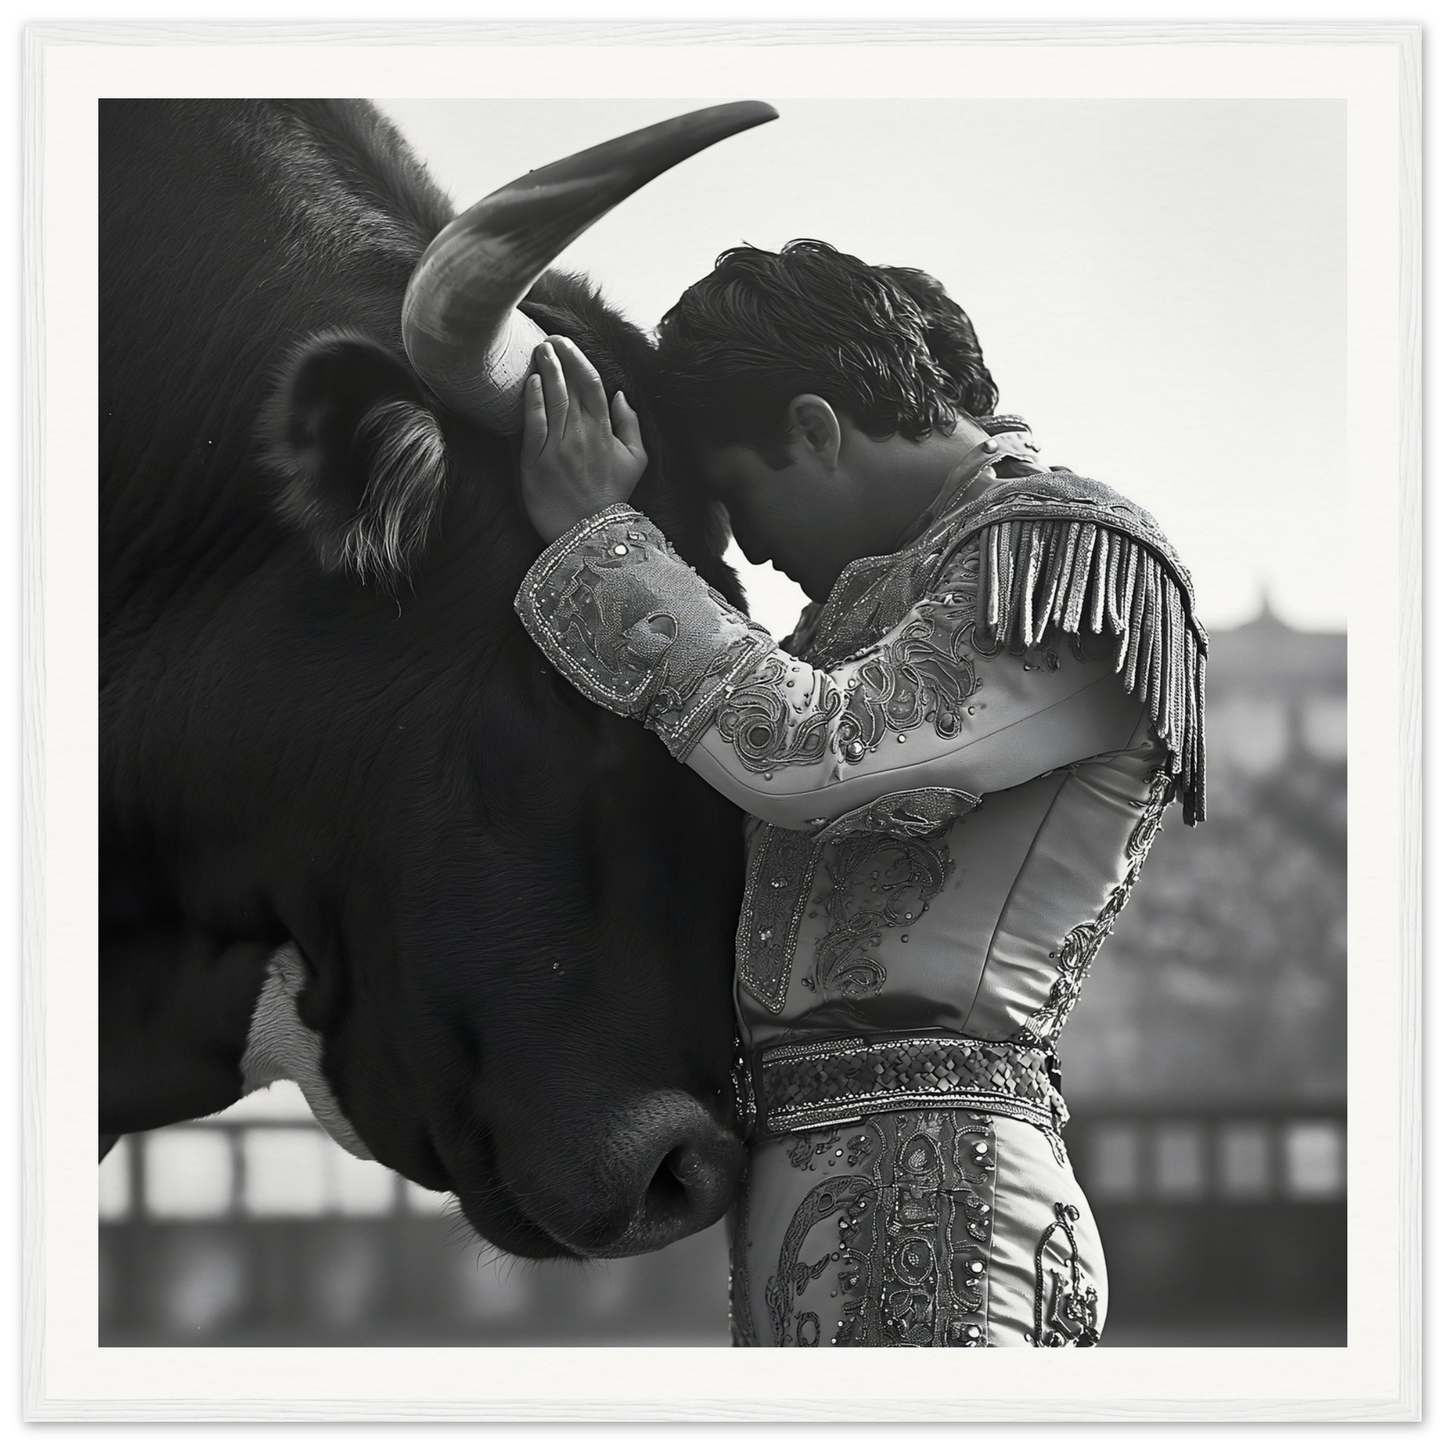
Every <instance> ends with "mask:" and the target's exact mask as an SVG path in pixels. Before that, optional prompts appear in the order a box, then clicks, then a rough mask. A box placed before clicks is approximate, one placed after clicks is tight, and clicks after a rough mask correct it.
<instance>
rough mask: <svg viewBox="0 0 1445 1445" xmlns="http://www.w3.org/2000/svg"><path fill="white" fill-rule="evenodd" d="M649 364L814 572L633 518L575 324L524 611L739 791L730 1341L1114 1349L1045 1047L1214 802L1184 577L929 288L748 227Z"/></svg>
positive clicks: (687, 442) (635, 713) (743, 508)
mask: <svg viewBox="0 0 1445 1445" xmlns="http://www.w3.org/2000/svg"><path fill="white" fill-rule="evenodd" d="M799 297H802V298H803V299H804V300H805V301H806V303H807V304H806V305H805V306H803V305H800V304H799V299H798V298H799ZM779 298H781V299H779ZM770 306H771V307H772V311H771V312H770V311H769V307H770ZM860 338H861V339H860ZM730 347H731V350H729V348H730ZM769 347H772V353H771V355H770V352H769ZM660 377H661V380H660V381H659V387H661V388H667V389H668V391H667V396H666V399H667V400H668V401H669V406H668V408H667V410H668V415H669V417H670V418H671V419H672V422H673V425H674V426H677V427H678V428H679V429H680V430H681V432H682V433H683V435H682V437H681V439H680V441H679V447H678V450H679V454H680V455H682V456H684V457H686V458H688V459H689V460H690V462H691V464H692V465H693V466H694V468H695V469H696V474H697V476H698V478H699V482H700V484H702V485H706V486H707V487H708V488H709V490H710V491H711V493H712V495H713V496H715V497H716V498H717V499H718V501H720V502H721V504H722V505H723V507H725V508H726V511H727V514H728V518H729V520H730V522H731V524H732V528H733V531H734V534H735V535H736V536H737V538H738V540H739V542H740V543H742V545H743V546H744V549H745V550H746V551H747V552H748V553H749V554H750V556H752V557H753V559H754V560H761V559H762V558H764V557H770V558H771V559H772V560H773V561H774V562H775V563H776V564H777V565H778V566H780V567H781V568H783V569H784V570H786V571H788V572H789V573H790V574H791V575H792V576H794V577H795V578H796V579H797V580H798V581H799V582H800V583H801V584H802V585H803V587H804V589H805V591H807V592H808V593H809V595H810V596H811V597H812V599H813V600H812V602H811V605H809V606H808V607H807V608H806V609H805V611H804V613H803V616H802V619H801V621H800V623H799V625H798V627H797V629H796V630H795V631H794V632H793V634H792V635H791V636H790V637H789V638H787V639H786V640H784V641H783V642H782V643H779V642H776V641H774V639H773V638H772V637H771V636H770V635H769V634H768V633H767V632H766V631H764V629H763V628H762V627H760V626H759V625H758V624H757V623H756V622H754V621H751V620H750V619H749V618H748V617H747V616H745V615H743V614H742V613H741V612H739V611H738V610H736V609H735V608H733V607H732V606H730V605H729V604H728V603H727V602H726V601H725V600H724V599H723V598H722V597H721V596H720V595H719V594H718V593H716V592H715V591H713V590H712V589H710V588H709V587H708V586H707V585H706V584H705V583H704V582H703V581H702V580H701V579H700V578H699V577H698V576H697V575H696V574H695V573H694V572H693V571H692V570H691V569H690V568H689V567H688V566H687V565H686V564H684V563H683V562H682V561H680V560H679V559H678V558H677V556H676V555H675V554H674V552H673V551H672V549H671V548H670V546H669V544H668V541H667V539H666V537H664V536H663V535H662V533H661V532H660V531H659V530H658V528H657V527H655V526H654V525H653V524H652V523H651V522H650V521H649V520H648V519H647V517H645V516H643V515H642V514H641V513H640V512H638V511H636V510H635V509H633V508H632V507H631V506H629V505H628V504H627V501H626V498H627V496H628V495H630V490H631V485H632V483H633V482H635V480H636V476H637V474H639V473H640V470H641V466H642V464H643V463H644V462H645V453H644V452H643V449H642V446H641V441H640V433H639V431H638V427H637V420H636V417H635V414H634V413H632V411H631V409H630V407H629V406H628V404H627V402H626V401H625V399H622V398H620V397H618V398H613V399H612V401H611V402H610V403H609V402H608V401H607V399H606V397H605V394H604V393H603V392H602V389H601V383H600V381H598V380H597V378H596V374H595V372H592V371H591V368H590V366H589V365H588V363H587V362H586V359H585V358H584V357H583V356H582V354H581V353H580V351H578V350H577V349H576V348H575V347H574V346H572V345H571V344H570V343H567V342H564V341H563V340H561V339H560V338H554V339H551V340H549V342H548V343H547V344H546V345H544V346H543V347H542V348H540V349H539V352H538V355H537V359H536V371H535V373H534V376H533V378H532V379H531V380H529V383H528V390H527V393H526V403H525V406H526V414H527V425H526V433H525V439H524V443H523V462H522V466H523V485H524V499H525V500H526V502H527V505H528V509H529V512H530V513H531V514H532V516H533V519H534V521H536V522H537V524H538V527H539V530H541V531H542V532H543V535H544V537H547V538H549V545H547V547H546V549H545V550H544V551H543V553H542V555H541V556H540V557H539V559H538V560H537V562H536V564H535V566H533V567H532V569H531V570H530V572H529V573H528V575H527V577H526V579H525V582H524V584H523V586H522V588H521V591H520V592H519V594H518V596H517V610H518V612H519V614H520V616H521V618H522V620H523V622H524V624H525V625H526V627H527V629H528V630H529V632H530V633H531V635H532V637H533V638H534V639H535V640H536V642H537V644H538V645H539V646H540V647H541V649H542V650H543V652H544V653H545V654H546V655H547V657H548V658H549V659H550V660H551V661H552V662H553V664H555V666H556V667H557V668H558V669H559V671H560V672H561V673H562V674H563V675H564V676H565V677H566V678H568V679H569V680H570V681H571V683H572V684H573V685H574V686H575V687H576V688H577V689H578V691H579V692H581V693H582V694H583V695H584V696H586V697H588V698H590V699H592V700H593V701H594V702H597V703H599V704H601V705H602V706H604V707H607V708H610V709H612V710H613V711H614V712H617V713H620V714H622V715H623V716H626V717H631V718H635V719H637V720H638V721H639V722H641V723H642V724H643V725H644V726H646V727H648V728H650V729H651V730H652V731H653V732H655V733H656V734H657V735H658V736H659V737H660V738H661V739H662V741H663V742H664V743H665V744H666V746H667V747H668V748H669V750H670V751H671V752H672V754H673V755H674V756H675V757H676V758H678V759H679V760H681V761H682V762H684V763H685V764H686V765H687V766H689V767H691V768H693V769H695V770H696V771H697V772H698V773H699V774H700V775H701V776H702V777H703V778H704V779H705V780H706V781H707V782H708V783H710V784H711V785H712V786H713V787H715V788H717V789H718V790H719V791H720V792H722V793H723V794H725V795H726V796H727V797H728V798H730V799H732V800H733V801H734V802H736V803H737V804H738V805H739V806H740V807H742V808H743V809H744V810H745V811H746V813H747V814H748V815H749V821H748V826H747V833H746V846H747V871H746V880H747V881H746V893H745V896H744V900H743V904H742V911H741V916H740V919H739V923H738V931H737V967H736V975H735V1001H736V1009H737V1017H738V1026H739V1037H740V1041H741V1044H740V1050H741V1052H740V1064H739V1070H738V1074H739V1077H738V1093H739V1097H740V1100H741V1101H742V1104H741V1109H742V1115H743V1120H742V1123H743V1128H744V1130H745V1137H746V1138H747V1139H748V1143H749V1162H748V1168H747V1177H746V1180H745V1183H744V1186H743V1191H742V1197H741V1200H740V1203H739V1205H738V1208H737V1210H736V1212H735V1215H734V1218H733V1221H732V1229H733V1232H732V1240H733V1269H732V1321H733V1338H734V1342H735V1343H736V1344H741V1345H764V1346H801V1347H828V1346H849V1345H864V1346H868V1345H873V1346H877V1345H902V1346H909V1345H913V1346H941V1347H978V1346H989V1345H992V1346H1008V1345H1014V1346H1035V1347H1050V1346H1084V1345H1092V1344H1096V1343H1097V1342H1098V1340H1099V1337H1100V1331H1101V1330H1102V1328H1103V1324H1104V1319H1105V1314H1106V1310H1107V1281H1106V1274H1105V1266H1104V1259H1103V1253H1102V1249H1101V1245H1100V1240H1099V1235H1098V1230H1097V1228H1096V1225H1095V1223H1094V1220H1093V1216H1092V1214H1091V1213H1090V1210H1089V1205H1088V1202H1087V1200H1086V1199H1085V1197H1084V1195H1083V1193H1082V1191H1081V1190H1080V1187H1079V1184H1078V1182H1077V1180H1076V1178H1075V1176H1074V1172H1073V1169H1072V1167H1071V1164H1070V1160H1069V1156H1068V1152H1067V1150H1066V1148H1065V1145H1064V1139H1063V1130H1064V1125H1065V1123H1066V1121H1067V1118H1068V1113H1067V1110H1066V1108H1065V1104H1064V1100H1063V1096H1062V1093H1061V1079H1060V1069H1059V1061H1058V1058H1057V1055H1056V1052H1055V1049H1056V1045H1057V1041H1058V1038H1059V1034H1060V1031H1061V1029H1062V1028H1063V1026H1064V1023H1065V1021H1066V1020H1067V1018H1068V1016H1069V1012H1070V1010H1071V1009H1072V1008H1073V1006H1074V1004H1075V1002H1076V1000H1077V999H1078V997H1079V993H1080V989H1081V986H1082V984H1083V982H1084V978H1085V975H1086V974H1087V973H1088V971H1089V968H1090V965H1091V964H1092V963H1093V961H1094V958H1095V956H1096V954H1097V952H1098V950H1099V947H1100V945H1101V943H1102V942H1103V940H1104V939H1105V938H1106V937H1107V935H1108V934H1109V932H1110V930H1111V928H1112V927H1113V924H1114V921H1115V919H1116V918H1117V917H1118V914H1119V912H1120V910H1121V909H1122V908H1123V906H1124V903H1125V901H1126V900H1127V898H1128V896H1129V893H1130V891H1131V889H1132V888H1133V887H1134V885H1135V882H1136V880H1137V879H1138V877H1139V874H1140V870H1141V868H1142V866H1143V863H1144V859H1145V855H1146V854H1147V852H1148V851H1149V847H1150V844H1151V842H1152V841H1153V839H1154V837H1155V835H1156V833H1157V832H1158V830H1159V827H1160V825H1161V822H1162V820H1163V817H1164V815H1165V812H1166V810H1167V809H1168V807H1169V805H1170V804H1171V803H1172V802H1173V801H1175V800H1178V801H1179V802H1180V803H1181V804H1182V807H1183V812H1184V816H1185V821H1186V822H1188V823H1191V824H1192V823H1194V822H1196V821H1198V820H1200V819H1202V818H1203V816H1204V726H1203V716H1204V713H1203V708H1204V667H1205V653H1206V648H1207V638H1206V636H1205V633H1204V630H1203V628H1202V627H1201V626H1200V625H1199V623H1198V621H1197V619H1196V618H1195V610H1194V600H1193V594H1192V590H1191V584H1190V579H1189V576H1188V573H1187V571H1186V570H1185V568H1184V566H1183V564H1182V563H1181V562H1180V560H1179V558H1178V557H1177V555H1176V554H1175V552H1174V549H1173V548H1172V547H1171V546H1170V544H1169V542H1168V541H1167V540H1166V538H1165V537H1164V536H1163V534H1162V533H1161V531H1160V530H1159V527H1158V526H1157V524H1156V523H1155V522H1154V520H1153V518H1152V517H1151V516H1150V515H1149V514H1148V513H1147V512H1146V511H1144V510H1143V509H1142V508H1141V507H1139V506H1137V505H1135V504H1134V503H1132V502H1130V501H1128V500H1127V499H1126V498H1124V497H1122V496H1120V495H1119V494H1118V493H1116V492H1114V491H1112V490H1110V489H1109V488H1108V487H1107V486H1104V485H1103V484H1101V483H1100V482H1097V481H1093V480H1091V479H1089V478H1087V477H1084V476H1080V475H1078V474H1076V473H1075V472H1073V471H1071V470H1070V469H1068V468H1066V467H1062V466H1057V465H1052V466H1051V465H1049V464H1048V463H1047V462H1046V461H1045V460H1044V458H1043V455H1042V453H1041V450H1040V447H1039V444H1038V443H1037V442H1036V441H1035V440H1034V438H1033V436H1032V434H1031V432H1030V430H1029V428H1028V427H1027V426H1026V425H1025V423H1024V422H1023V421H1022V420H1021V419H1020V418H1019V417H1017V416H1013V415H1003V414H998V413H997V412H996V411H995V410H994V407H993V401H994V398H995V393H994V390H993V383H992V378H991V377H990V376H989V373H988V372H987V370H986V369H984V368H983V365H982V358H981V355H979V354H978V350H977V344H976V341H975V340H974V338H973V332H972V327H971V325H970V324H969V322H968V320H967V317H966V316H964V314H963V312H962V311H961V310H960V309H959V308H958V307H957V306H956V305H955V304H954V303H953V302H952V301H951V300H949V299H948V298H947V297H946V295H945V294H944V293H943V291H942V288H941V287H940V286H939V285H938V283H937V282H935V281H933V279H932V278H931V277H927V276H925V275H923V273H919V272H912V271H903V270H900V269H896V268H881V267H870V266H866V265H865V264H864V263H862V262H860V261H857V260H856V259H855V258H852V257H848V256H844V255H843V254H842V253H839V252H836V251H834V250H833V249H832V248H831V247H827V246H824V245H822V243H817V242H800V243H793V245H792V246H790V247H787V248H785V249H784V250H783V251H782V252H780V253H777V254H776V255H775V254H774V253H769V252H760V251H757V250H755V249H754V248H739V249H738V250H737V251H734V252H730V253H727V254H725V255H724V256H723V257H722V258H721V259H720V260H719V262H718V266H717V268H716V269H715V271H714V273H713V274H712V275H711V276H710V277H708V278H705V280H704V281H703V282H699V283H698V284H697V286H695V287H693V288H690V290H689V292H688V293H685V295H684V297H683V299H682V301H681V302H680V303H679V305H678V307H677V308H674V310H673V312H671V313H669V316H668V317H667V318H666V319H665V321H664V323H663V327H662V331H661V351H660ZM920 398H921V400H920Z"/></svg>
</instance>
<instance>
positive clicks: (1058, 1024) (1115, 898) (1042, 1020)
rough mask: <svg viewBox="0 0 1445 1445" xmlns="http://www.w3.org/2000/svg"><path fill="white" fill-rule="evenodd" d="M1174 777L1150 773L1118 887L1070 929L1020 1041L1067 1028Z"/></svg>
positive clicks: (1046, 1037) (1160, 821)
mask: <svg viewBox="0 0 1445 1445" xmlns="http://www.w3.org/2000/svg"><path fill="white" fill-rule="evenodd" d="M1174 788H1175V782H1174V779H1173V778H1171V777H1170V776H1169V775H1168V774H1167V773H1165V772H1156V773H1155V774H1153V776H1152V777H1151V778H1150V779H1149V796H1148V797H1147V798H1146V799H1144V801H1143V802H1141V803H1138V804H1136V805H1135V806H1137V807H1139V808H1142V809H1143V812H1142V814H1141V816H1140V818H1139V821H1138V822H1137V823H1136V824H1135V825H1134V830H1133V832H1131V833H1130V834H1129V841H1128V842H1127V843H1126V844H1125V845H1124V858H1125V863H1126V865H1127V866H1126V871H1125V873H1124V877H1123V878H1122V879H1121V880H1120V882H1119V884H1118V886H1117V887H1115V888H1114V889H1113V891H1112V892H1111V893H1110V894H1109V897H1108V898H1107V900H1105V903H1104V906H1103V908H1102V909H1101V910H1100V912H1099V916H1098V917H1097V918H1094V919H1091V920H1090V921H1089V922H1087V923H1081V924H1079V926H1078V927H1077V928H1073V929H1070V930H1069V933H1068V935H1067V936H1066V937H1065V938H1064V941H1063V942H1062V943H1061V944H1060V945H1059V950H1058V964H1059V973H1058V977H1057V978H1056V979H1055V980H1054V982H1053V985H1052V986H1051V987H1050V989H1049V996H1048V998H1047V999H1045V1000H1044V1005H1043V1007H1042V1008H1041V1009H1039V1010H1038V1012H1037V1013H1035V1014H1034V1015H1033V1016H1032V1017H1031V1018H1029V1019H1028V1021H1027V1022H1026V1023H1025V1024H1024V1027H1023V1028H1022V1029H1021V1030H1020V1032H1019V1034H1018V1035H1017V1037H1018V1038H1019V1039H1020V1040H1021V1041H1030V1040H1039V1041H1041V1042H1044V1043H1052V1042H1053V1041H1054V1040H1055V1039H1057V1038H1058V1036H1059V1034H1060V1033H1061V1032H1062V1031H1063V1027H1064V1025H1065V1023H1067V1022H1068V1018H1069V1015H1070V1013H1072V1012H1073V1009H1074V1005H1075V1004H1076V1003H1078V1001H1079V995H1080V994H1081V993H1082V992H1083V988H1084V980H1085V979H1086V978H1087V977H1088V974H1089V969H1090V968H1091V967H1092V966H1093V963H1094V959H1095V958H1096V957H1097V956H1098V953H1099V949H1100V948H1102V947H1103V944H1104V940H1105V939H1106V938H1108V936H1109V935H1110V934H1111V933H1112V932H1113V931H1114V924H1115V923H1116V922H1117V921H1118V918H1119V915H1120V914H1121V913H1122V912H1123V911H1124V905H1125V904H1126V903H1127V902H1128V901H1129V895H1130V894H1131V893H1132V892H1133V891H1134V885H1135V884H1136V883H1138V881H1139V875H1140V874H1141V873H1142V872H1143V870H1144V860H1145V858H1147V857H1148V856H1149V849H1150V848H1151V847H1152V846H1153V843H1154V839H1155V838H1156V837H1158V835H1159V830H1160V828H1161V827H1163V825H1164V814H1165V812H1166V810H1167V809H1168V807H1169V803H1170V800H1171V799H1172V798H1173V796H1174Z"/></svg>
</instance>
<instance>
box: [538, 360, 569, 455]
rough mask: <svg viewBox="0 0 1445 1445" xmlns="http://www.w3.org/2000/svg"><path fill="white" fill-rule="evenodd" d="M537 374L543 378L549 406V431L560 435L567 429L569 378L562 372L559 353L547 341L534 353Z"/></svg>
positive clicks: (543, 386)
mask: <svg viewBox="0 0 1445 1445" xmlns="http://www.w3.org/2000/svg"><path fill="white" fill-rule="evenodd" d="M532 361H533V364H534V365H535V366H536V368H537V375H538V376H540V377H541V378H542V396H543V400H544V401H545V403H546V408H547V432H548V434H549V435H552V434H555V435H557V436H558V437H560V436H561V435H562V433H563V432H564V431H566V430H567V405H568V402H567V378H566V377H565V376H564V375H563V374H562V365H561V363H560V362H559V361H558V360H557V353H556V352H555V351H553V349H552V347H551V346H550V344H549V343H547V342H545V341H544V342H542V343H541V345H539V346H538V347H537V349H536V350H535V351H534V352H533V353H532Z"/></svg>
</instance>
